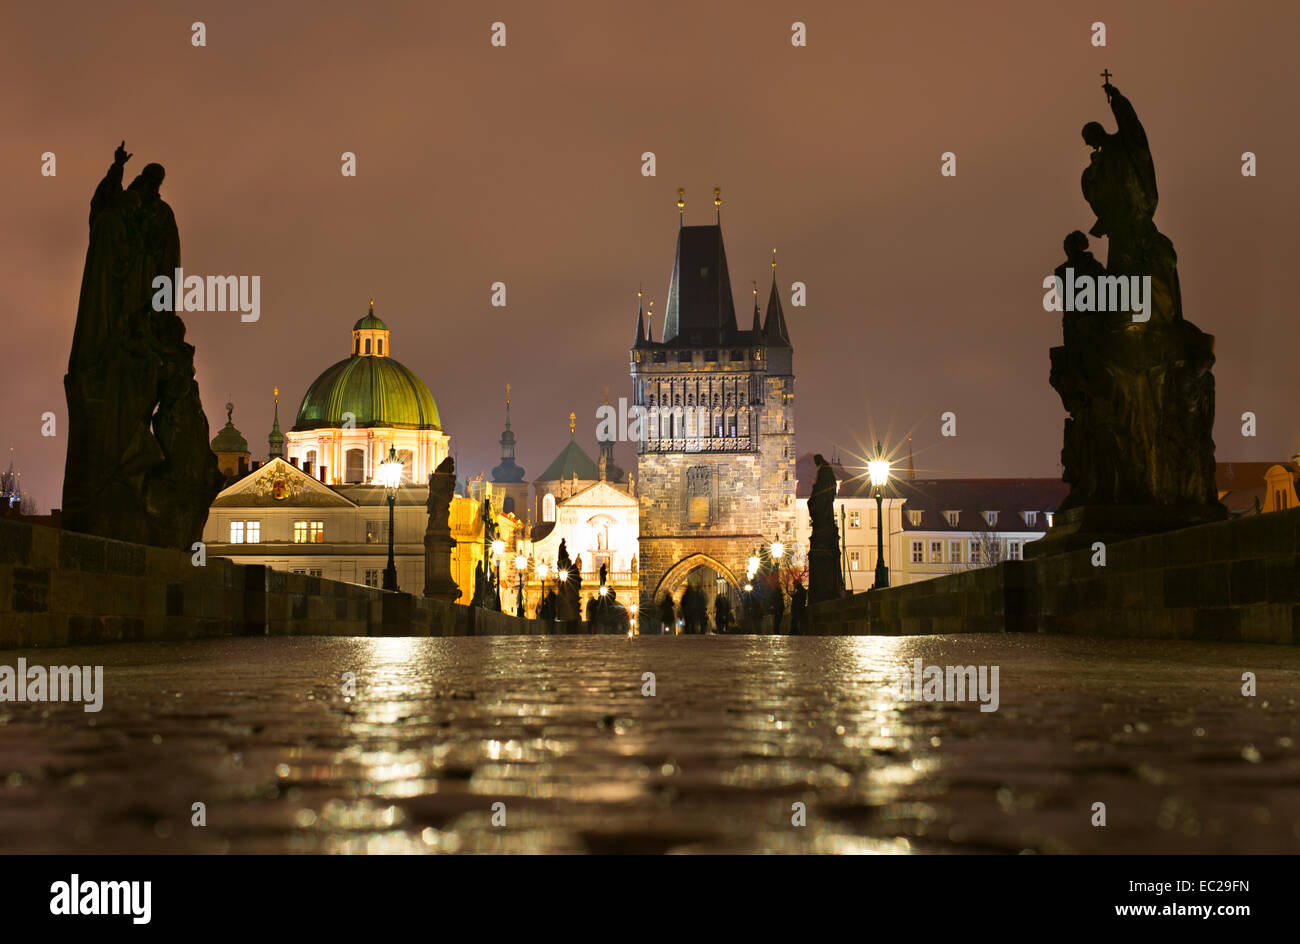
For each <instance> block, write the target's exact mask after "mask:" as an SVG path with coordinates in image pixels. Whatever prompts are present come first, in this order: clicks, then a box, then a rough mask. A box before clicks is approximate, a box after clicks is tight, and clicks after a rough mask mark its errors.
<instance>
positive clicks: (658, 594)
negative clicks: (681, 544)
mask: <svg viewBox="0 0 1300 944" xmlns="http://www.w3.org/2000/svg"><path fill="white" fill-rule="evenodd" d="M697 571H704V572H706V573H707V574H709V575H710V576H711V577H712V578H713V581H712V582H711V583H707V584H705V585H704V586H703V588H702V589H704V590H705V591H707V592H708V593H709V600H710V608H711V607H712V599H713V597H714V596H715V595H716V594H718V593H720V592H721V591H722V585H723V584H725V585H726V588H727V589H728V590H729V591H730V594H729V595H730V596H733V597H734V596H736V595H737V594H739V593H740V590H741V584H740V580H739V578H737V576H736V575H735V574H734V573H732V571H731V569H730V568H729V567H727V566H725V565H724V564H722V563H720V562H718V561H716V560H714V559H713V558H712V557H710V556H709V555H707V554H692V555H691V556H690V557H684V558H682V559H681V560H679V561H678V562H677V563H676V564H674V565H673V566H672V567H670V568H669V569H668V572H667V573H665V574H664V575H663V577H662V578H661V579H660V581H659V585H658V586H657V587H655V588H654V593H653V594H652V596H651V599H653V600H661V599H663V596H664V594H668V595H669V596H671V597H672V598H673V599H674V600H676V599H677V598H678V595H679V591H680V590H681V589H682V587H683V586H685V585H686V583H687V581H689V580H690V579H691V577H692V575H693V574H696V572H697Z"/></svg>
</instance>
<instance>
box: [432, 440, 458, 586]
mask: <svg viewBox="0 0 1300 944" xmlns="http://www.w3.org/2000/svg"><path fill="white" fill-rule="evenodd" d="M455 493H456V460H454V459H453V458H452V457H451V456H448V457H447V458H445V459H443V460H442V462H440V463H438V468H437V469H435V470H434V471H433V472H432V473H430V475H429V500H428V503H427V505H426V507H427V508H428V511H429V523H428V524H427V525H426V526H425V530H424V595H425V596H426V597H432V598H434V599H436V600H444V601H446V602H447V603H454V602H455V601H456V600H458V599H459V598H460V587H458V586H457V585H456V581H455V580H454V579H453V578H452V576H451V551H452V548H454V547H455V546H456V540H455V538H453V537H452V536H451V524H450V514H451V499H452V496H453V495H454V494H455Z"/></svg>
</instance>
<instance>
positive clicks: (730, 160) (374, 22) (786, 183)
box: [0, 0, 1300, 511]
mask: <svg viewBox="0 0 1300 944" xmlns="http://www.w3.org/2000/svg"><path fill="white" fill-rule="evenodd" d="M5 6H6V8H7V9H6V10H5V14H4V18H5V20H6V21H7V22H6V24H5V26H4V28H3V30H2V31H0V81H2V84H3V87H4V89H5V90H6V94H5V95H4V96H3V97H0V127H3V128H4V134H3V141H2V143H0V170H2V171H3V178H4V180H5V181H6V192H5V199H4V205H5V213H4V223H3V225H2V226H0V309H2V310H3V313H4V314H3V317H4V323H5V328H6V330H5V342H4V346H3V349H2V350H0V395H3V402H4V404H5V410H4V416H5V419H4V422H3V424H0V432H3V433H4V434H5V435H4V442H3V446H4V447H6V451H7V447H8V446H9V445H11V444H12V445H13V447H14V449H15V456H16V460H17V465H18V466H19V468H20V469H21V470H22V471H23V473H24V475H23V485H24V487H25V488H26V489H27V490H29V491H30V492H31V493H32V494H33V495H34V497H35V498H36V500H37V502H38V504H39V506H40V508H41V510H42V511H46V510H48V509H49V508H50V507H57V506H58V505H59V503H60V497H59V494H60V489H61V480H62V473H63V460H64V450H65V440H64V439H63V437H62V435H60V436H59V437H57V438H53V439H47V438H42V437H41V435H40V425H41V419H40V417H41V414H42V413H43V412H45V411H47V410H49V411H53V412H54V413H56V415H57V416H58V420H59V423H60V427H59V429H60V433H62V432H63V423H64V421H65V417H66V403H65V400H64V394H63V386H62V378H63V374H64V372H65V370H66V367H67V358H68V350H69V346H70V343H71V338H72V330H73V325H74V321H75V318H76V310H77V295H78V290H79V285H80V280H81V270H82V265H83V262H84V259H85V251H86V241H87V212H88V205H89V200H90V197H91V194H92V193H93V191H94V188H95V185H96V184H97V183H98V181H99V180H100V178H101V177H102V175H103V174H104V172H105V170H107V168H108V167H109V165H110V164H111V162H112V154H113V149H114V147H115V146H116V145H117V143H118V142H119V140H121V139H123V138H125V139H126V143H127V149H128V150H129V151H132V152H133V153H134V155H135V157H134V158H133V159H132V161H131V162H130V163H129V164H128V165H127V179H128V180H129V179H130V178H131V177H133V176H134V175H135V174H136V173H138V172H139V171H140V169H141V168H142V167H143V165H144V164H145V163H147V162H149V161H157V162H160V163H162V164H164V165H165V166H166V168H167V180H166V182H165V183H164V185H163V190H162V194H163V198H164V199H165V200H167V201H168V202H169V203H170V204H171V206H172V208H173V209H174V211H175V213H176V217H177V221H178V224H179V227H180V236H181V252H182V261H183V264H184V265H185V267H186V269H187V271H188V272H189V273H191V274H242V275H260V276H261V277H262V317H261V320H260V322H258V323H256V324H244V323H241V322H240V320H239V317H238V315H237V314H230V313H227V314H221V313H209V314H188V315H186V316H185V318H186V321H187V323H188V326H189V332H188V339H189V340H190V342H191V343H193V344H194V345H195V347H196V348H197V358H196V361H197V367H198V380H199V385H200V389H201V391H202V393H203V398H204V403H205V405H206V407H207V413H208V418H209V422H210V424H211V427H212V430H211V432H212V434H213V435H215V433H216V432H217V430H218V429H220V427H221V425H222V424H223V423H224V422H225V410H224V406H223V405H224V403H225V402H226V400H227V398H231V399H233V400H234V403H235V422H236V425H237V426H238V427H239V429H240V430H241V431H242V432H243V433H244V435H245V436H246V438H247V439H248V440H249V442H250V446H251V448H252V451H253V455H254V458H265V455H266V435H267V432H268V431H269V427H270V423H271V389H272V387H273V386H275V385H278V386H279V387H280V389H281V401H282V403H281V412H280V419H281V425H282V427H283V428H285V429H288V428H289V427H290V426H291V425H292V423H293V417H294V414H295V413H296V410H297V405H298V402H299V401H300V400H301V398H302V395H303V393H304V392H305V390H306V387H307V385H308V384H309V383H310V382H311V381H312V380H313V379H314V378H315V377H316V375H317V374H318V373H319V372H320V371H321V370H323V369H324V368H325V367H326V366H328V365H329V364H331V363H333V362H335V361H337V360H339V359H341V358H342V357H344V356H346V354H347V352H348V345H349V330H350V328H351V326H352V323H353V322H354V321H355V320H356V319H357V318H359V317H360V316H361V315H362V314H363V313H364V312H365V310H366V305H367V300H368V299H369V298H370V296H372V295H373V296H374V298H375V310H376V313H378V314H379V315H380V316H381V317H383V318H384V319H385V320H386V321H387V322H388V325H389V327H390V328H391V329H392V332H393V334H392V344H393V352H394V354H395V356H396V357H397V359H398V360H400V361H402V362H403V363H405V364H406V365H407V366H409V367H411V368H412V369H413V370H415V371H416V372H417V373H418V374H419V375H420V376H421V377H422V378H424V380H425V381H426V382H427V383H428V384H429V387H430V389H431V390H432V392H433V395H434V398H435V399H436V400H437V403H438V407H439V410H440V412H441V414H442V420H443V425H444V427H445V428H446V429H447V431H448V432H449V433H450V434H451V436H452V444H453V449H454V451H455V452H456V454H457V455H458V471H460V472H461V473H466V472H469V473H471V474H472V473H474V472H477V471H480V470H486V469H490V468H491V467H492V466H493V465H495V464H496V462H497V461H498V455H499V447H498V445H497V439H498V437H499V436H500V431H501V426H502V419H503V409H504V402H503V401H504V386H505V384H506V382H507V381H509V382H510V383H512V384H513V385H514V392H515V400H514V411H513V414H514V429H515V432H516V433H517V435H518V437H519V462H520V463H521V464H522V465H523V466H524V467H525V469H526V470H527V474H528V476H529V477H530V478H531V477H532V476H535V475H537V474H539V473H540V472H541V471H542V469H543V468H544V467H545V466H546V465H547V464H548V463H549V462H550V460H551V459H552V458H553V457H554V455H555V454H556V452H558V451H559V449H560V448H561V447H562V446H563V445H564V443H565V442H566V437H567V435H568V414H569V411H570V410H574V411H576V412H577V413H578V416H579V427H578V429H579V441H580V442H581V443H582V444H583V445H584V446H585V447H586V448H587V450H588V451H589V452H590V453H591V454H592V455H594V454H595V414H594V411H595V408H596V406H597V405H598V404H599V403H600V402H601V399H602V397H603V391H604V387H605V386H607V385H608V386H609V388H610V393H611V397H613V398H617V397H619V396H626V395H628V393H629V392H630V380H629V377H628V370H627V361H628V347H629V346H630V344H631V341H632V338H633V332H634V329H635V320H634V316H635V310H636V292H637V287H638V285H643V286H644V290H645V293H646V299H647V301H648V300H650V299H655V300H656V301H657V304H656V306H655V309H656V312H657V315H656V318H655V330H656V333H657V332H658V331H659V329H660V328H661V325H662V319H661V317H660V316H659V314H658V313H661V312H662V311H663V308H664V305H665V301H666V296H667V289H668V278H669V273H670V269H671V266H672V255H673V245H674V240H675V230H676V227H677V224H678V220H677V210H676V207H675V205H674V204H675V201H676V192H677V188H678V187H685V188H686V191H687V209H686V221H687V222H688V223H708V222H712V221H713V218H714V214H713V208H712V205H711V200H712V188H713V187H715V186H717V187H721V188H722V196H723V201H724V206H723V210H722V221H723V229H724V233H725V236H726V242H727V255H728V263H729V266H730V271H731V275H732V278H733V280H734V281H733V287H734V289H735V292H736V299H737V309H738V314H740V320H741V322H742V327H744V326H746V325H747V322H748V312H749V307H750V305H749V299H750V282H751V280H758V282H759V285H760V287H761V289H762V296H763V300H764V302H766V294H767V283H768V280H769V279H770V272H771V270H770V268H769V265H768V262H769V258H770V252H771V249H772V248H773V247H776V248H777V250H778V259H779V262H780V270H779V275H780V280H781V283H782V289H783V293H784V295H785V299H786V316H787V319H788V322H789V326H790V333H791V335H792V338H793V342H794V349H795V372H796V377H797V387H796V389H797V397H796V417H797V427H796V428H797V431H798V447H799V450H800V452H805V451H821V452H827V453H831V452H834V451H836V450H838V451H839V452H840V454H841V456H846V457H851V456H852V455H854V454H858V455H860V454H861V453H862V452H863V450H864V447H865V444H866V443H867V442H869V441H871V440H873V439H874V438H875V437H876V436H879V437H881V438H883V439H885V440H886V443H887V445H891V446H896V445H897V444H898V443H899V442H900V441H901V440H902V439H903V438H904V437H905V436H906V435H907V434H908V433H909V432H911V433H912V435H913V436H914V439H915V446H916V456H917V458H916V464H917V467H918V470H919V471H922V472H923V473H925V474H934V475H989V476H994V475H996V476H1013V475H1056V474H1059V465H1058V456H1059V451H1060V444H1061V422H1062V419H1063V416H1064V412H1063V410H1062V409H1061V406H1060V401H1059V399H1058V397H1057V395H1056V393H1055V392H1054V391H1053V390H1052V389H1051V387H1049V386H1048V382H1047V378H1048V368H1049V364H1048V348H1049V347H1051V346H1052V345H1053V344H1057V343H1060V316H1059V315H1056V314H1048V313H1046V312H1044V311H1043V308H1042V297H1043V288H1042V280H1043V278H1044V276H1046V275H1049V274H1050V273H1051V270H1052V268H1053V267H1054V266H1056V265H1057V264H1058V263H1059V262H1060V261H1061V259H1062V258H1063V253H1062V251H1061V240H1062V239H1063V237H1064V236H1065V234H1066V233H1067V232H1069V231H1070V230H1073V229H1082V230H1086V229H1087V228H1088V227H1089V226H1090V225H1091V223H1092V222H1093V216H1092V214H1091V212H1090V210H1089V208H1088V206H1087V204H1086V203H1085V201H1084V199H1083V197H1082V195H1081V194H1080V192H1079V175H1080V173H1081V171H1082V170H1083V168H1084V166H1085V165H1086V164H1087V160H1088V148H1087V146H1086V145H1085V144H1084V143H1083V142H1082V140H1081V139H1080V137H1079V129H1080V128H1081V126H1082V125H1083V124H1084V123H1085V122H1086V121H1089V120H1101V121H1102V122H1103V123H1104V124H1105V125H1106V127H1107V129H1108V130H1114V123H1113V120H1112V118H1111V116H1110V113H1109V109H1108V107H1107V105H1106V101H1105V97H1104V95H1103V93H1102V91H1101V89H1100V84H1101V79H1100V78H1099V76H1098V73H1100V72H1101V71H1102V70H1103V69H1104V68H1109V69H1110V70H1111V72H1113V74H1114V78H1113V81H1114V83H1115V85H1116V86H1117V87H1118V88H1119V89H1120V90H1122V91H1123V92H1124V94H1125V95H1127V96H1128V97H1129V98H1130V99H1131V100H1132V102H1133V104H1134V106H1135V107H1136V109H1137V112H1138V115H1139V117H1140V118H1141V119H1142V121H1143V123H1144V125H1145V127H1146V129H1147V133H1148V135H1149V138H1150V141H1151V146H1152V150H1153V154H1154V157H1155V164H1156V170H1157V176H1158V181H1159V186H1160V197H1161V199H1160V207H1159V210H1158V211H1157V214H1156V223H1157V225H1158V226H1159V227H1160V229H1161V231H1162V232H1164V233H1165V234H1166V235H1168V236H1169V238H1170V239H1172V240H1173V243H1174V246H1175V248H1176V249H1177V251H1178V256H1179V275H1180V277H1181V282H1182V292H1183V303H1184V314H1185V316H1186V317H1187V318H1189V319H1190V320H1191V321H1193V322H1195V323H1196V324H1197V325H1198V326H1200V327H1201V328H1202V329H1204V330H1206V331H1208V332H1210V333H1212V334H1214V335H1216V336H1217V338H1218V341H1217V354H1218V365H1217V366H1216V369H1215V373H1216V377H1217V384H1218V421H1217V424H1216V428H1215V441H1216V444H1217V452H1218V458H1219V460H1220V461H1227V460H1232V459H1238V460H1247V459H1279V458H1285V457H1287V456H1289V455H1291V454H1292V453H1294V452H1297V451H1300V411H1297V409H1296V406H1295V403H1296V380H1295V368H1294V364H1295V362H1296V355H1297V351H1300V320H1298V319H1297V316H1296V311H1295V302H1294V292H1293V290H1292V288H1291V280H1292V279H1293V278H1295V276H1296V263H1295V260H1296V257H1297V250H1298V249H1300V236H1298V235H1297V233H1298V232H1300V230H1298V228H1297V225H1296V218H1297V215H1298V214H1300V191H1298V188H1297V186H1296V172H1297V166H1298V163H1297V156H1298V155H1297V143H1298V141H1300V127H1298V123H1297V121H1296V103H1297V101H1298V100H1300V96H1298V95H1297V92H1300V70H1298V69H1297V59H1296V55H1295V48H1294V44H1295V38H1296V36H1297V35H1298V34H1300V5H1297V4H1295V3H1293V2H1278V3H1250V4H1237V3H1226V2H1225V3H1186V2H1182V3H1152V2H1143V3H1140V4H1137V3H1128V4H1116V3H1096V4H1090V5H1089V4H1083V5H1077V6H1075V7H1074V8H1073V11H1072V12H1067V10H1066V9H1065V6H1064V5H1058V4H1043V3H1040V2H1025V3H1002V4H992V5H990V4H973V3H967V2H951V3H924V4H922V3H913V4H877V3H868V4H853V5H848V4H843V3H813V2H804V0H801V2H798V3H788V2H745V3H739V2H737V3H728V4H705V3H699V2H693V3H674V2H660V0H656V2H654V3H645V4H636V5H633V4H618V5H615V4H611V3H608V2H603V3H583V4H579V3H563V4H560V3H550V4H539V3H535V2H520V3H508V2H499V3H495V4H492V5H491V6H490V7H489V6H485V5H482V4H477V3H470V2H461V3H437V4H429V3H403V4H397V3H383V2H372V3H365V4H358V3H341V2H339V3H336V2H329V3H312V4H293V5H290V4H284V3H281V4H274V5H265V6H267V7H268V8H267V9H263V6H264V5H263V4H260V3H258V4H242V3H240V4H234V3H219V4H217V3H154V4H149V3H132V2H115V3H110V4H102V5H98V4H97V5H94V6H92V5H89V4H63V3H42V4H32V3H23V4H19V3H16V2H12V0H10V2H7V3H6V4H5ZM195 20H203V21H204V22H205V23H206V25H207V41H208V45H207V47H206V48H195V47H193V46H192V45H191V43H190V24H191V23H192V22H193V21H195ZM496 20H501V21H504V22H505V23H506V26H507V42H508V45H507V46H506V47H505V48H494V47H493V46H491V45H490V43H489V39H490V33H491V24H492V22H493V21H496ZM795 20H801V21H803V22H805V23H806V24H807V30H808V46H807V48H795V47H793V46H792V45H791V42H790V36H791V23H792V22H793V21H795ZM1095 20H1101V21H1104V22H1105V24H1106V27H1107V40H1108V45H1107V47H1106V48H1104V49H1098V48H1094V47H1093V46H1092V45H1091V43H1090V36H1091V32H1090V29H1089V27H1090V24H1091V23H1092V22H1093V21H1095ZM949 150H951V151H954V152H956V154H957V169H958V173H957V176H956V177H955V178H945V177H942V176H941V175H940V173H939V167H940V155H941V153H942V152H944V151H949ZM1247 150H1249V151H1253V152H1255V153H1256V155H1257V156H1258V164H1259V176H1258V177H1255V178H1246V177H1243V176H1242V175H1241V172H1240V167H1241V154H1242V152H1243V151H1247ZM45 151H53V152H55V154H56V155H57V161H58V164H57V166H58V176H57V177H54V178H45V177H42V176H41V174H40V163H41V161H40V158H41V154H42V152H45ZM344 151H353V152H355V153H356V154H357V164H358V176H357V177H355V178H345V177H343V176H342V175H341V174H340V172H339V168H340V154H341V153H342V152H344ZM644 151H654V152H655V154H656V156H657V170H658V175H657V176H655V177H643V176H642V174H641V160H640V157H641V154H642V152H644ZM1092 248H1093V251H1094V253H1095V254H1096V255H1097V256H1098V257H1099V258H1101V259H1103V260H1104V258H1105V246H1104V244H1099V243H1098V242H1097V241H1095V240H1094V242H1093V247H1092ZM795 280H799V281H802V282H804V283H806V284H807V287H808V288H807V295H808V307H806V308H792V307H791V306H790V304H789V288H790V283H791V282H792V281H795ZM495 281H503V282H505V283H506V284H507V287H508V307H507V308H505V309H504V310H502V309H494V308H492V307H491V306H490V304H489V302H490V286H491V284H492V283H493V282H495ZM948 410H951V411H955V412H956V413H957V416H958V435H957V436H956V437H955V438H952V439H944V438H941V437H940V435H939V427H940V414H942V413H943V412H944V411H948ZM1246 410H1251V411H1254V412H1255V413H1256V414H1257V415H1258V424H1259V426H1258V428H1259V434H1258V437H1257V438H1256V439H1246V438H1243V437H1242V435H1241V431H1240V428H1241V420H1240V416H1241V414H1242V412H1243V411H1246ZM619 460H620V463H621V464H623V465H624V466H625V467H628V468H634V464H633V460H632V452H631V447H630V446H627V445H623V446H620V451H619ZM5 463H6V464H7V458H6V459H5ZM849 464H851V460H850V463H849Z"/></svg>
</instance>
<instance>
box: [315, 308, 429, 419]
mask: <svg viewBox="0 0 1300 944" xmlns="http://www.w3.org/2000/svg"><path fill="white" fill-rule="evenodd" d="M366 322H373V324H374V326H376V327H378V328H383V327H384V323H383V322H382V321H380V320H379V319H378V318H376V317H374V316H373V315H366V317H364V318H362V319H361V320H360V321H358V322H357V326H358V329H360V328H362V327H364V325H365V323H366ZM344 413H351V414H352V415H353V417H354V418H355V422H356V426H357V428H358V429H362V428H366V427H374V426H391V427H395V428H397V429H442V420H441V419H439V417H438V405H437V404H436V403H434V402H433V394H431V393H429V388H428V387H426V386H425V385H424V381H422V380H421V379H420V378H419V377H417V376H415V374H414V373H412V372H411V371H410V370H409V369H407V368H406V367H404V366H402V365H401V364H400V363H398V362H397V361H395V360H393V359H392V358H391V357H374V356H370V355H365V354H360V355H353V356H352V357H349V358H348V359H347V360H342V361H339V362H338V363H337V364H335V365H333V366H332V367H329V368H327V369H326V371H325V372H324V373H323V374H321V375H320V376H319V377H317V378H316V382H315V383H313V384H312V385H311V386H310V387H308V388H307V395H306V396H305V397H303V398H302V406H300V407H298V419H297V421H296V422H295V423H294V424H293V428H294V430H296V431H300V430H306V429H337V428H339V427H341V426H342V425H343V414H344Z"/></svg>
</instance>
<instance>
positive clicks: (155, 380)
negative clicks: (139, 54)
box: [63, 141, 223, 549]
mask: <svg viewBox="0 0 1300 944" xmlns="http://www.w3.org/2000/svg"><path fill="white" fill-rule="evenodd" d="M130 159H131V155H130V154H128V153H127V151H126V142H125V141H124V142H122V144H121V145H120V146H119V147H118V148H117V150H116V152H115V153H114V155H113V165H112V166H111V167H110V168H109V169H108V173H107V174H105V175H104V179H103V180H102V181H101V182H100V184H99V186H98V188H96V190H95V194H94V196H93V197H92V198H91V201H90V245H89V248H88V249H87V251H86V266H85V271H84V273H83V275H82V281H81V297H80V301H79V302H78V305H77V324H76V328H75V330H74V333H73V338H72V354H71V356H70V357H69V359H68V373H67V376H66V377H64V379H63V385H64V389H65V392H66V394H67V398H68V431H67V433H68V451H67V462H66V468H65V471H64V476H63V525H64V527H65V528H68V529H69V530H72V531H81V532H84V533H87V534H96V535H100V536H102V537H108V538H116V539H118V540H123V541H133V542H136V543H140V544H153V545H160V546H163V547H174V548H186V549H188V548H189V547H190V546H191V545H192V544H193V542H195V541H198V540H199V539H200V538H201V537H202V534H203V525H204V523H205V522H206V521H207V517H208V508H209V506H210V505H211V504H212V500H213V499H214V498H215V497H216V495H217V492H218V491H219V490H220V488H221V483H222V481H223V477H222V475H221V472H220V470H219V469H218V468H217V459H216V456H215V455H213V453H212V448H211V446H210V444H209V441H208V420H207V417H206V416H205V415H204V412H203V404H202V402H201V401H200V399H199V386H198V383H197V382H195V380H194V348H193V347H192V346H191V345H189V344H187V343H185V323H184V322H183V321H181V319H180V318H179V317H178V316H177V315H176V314H175V313H174V312H173V311H169V310H167V311H155V310H154V306H153V297H154V291H155V289H154V286H153V282H154V279H155V278H156V277H157V276H160V275H165V276H167V277H168V278H169V279H170V278H172V276H173V274H174V273H175V271H176V270H177V269H178V268H179V267H180V261H181V250H180V236H179V234H178V232H177V228H176V218H175V216H174V215H173V213H172V209H171V207H170V206H168V205H167V203H166V202H165V201H164V200H163V199H162V197H161V195H160V191H159V188H160V187H161V186H162V182H163V176H164V171H163V168H162V165H161V164H146V165H145V167H144V169H143V170H142V171H141V172H140V175H139V176H138V177H136V178H135V180H133V181H132V182H131V184H130V185H129V186H128V187H126V188H125V189H123V187H122V175H123V169H124V168H125V166H126V162H127V161H129V160H130ZM173 297H175V293H173Z"/></svg>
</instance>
